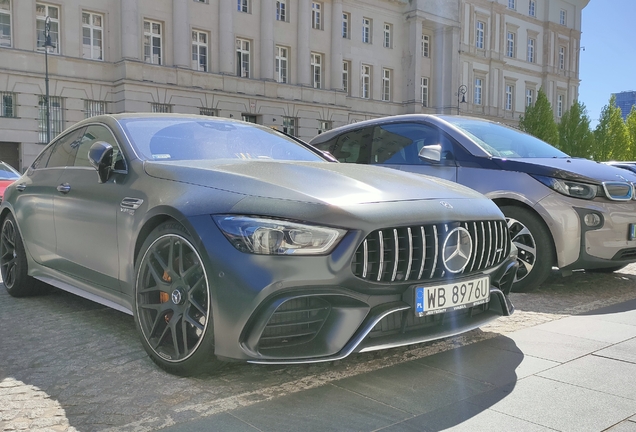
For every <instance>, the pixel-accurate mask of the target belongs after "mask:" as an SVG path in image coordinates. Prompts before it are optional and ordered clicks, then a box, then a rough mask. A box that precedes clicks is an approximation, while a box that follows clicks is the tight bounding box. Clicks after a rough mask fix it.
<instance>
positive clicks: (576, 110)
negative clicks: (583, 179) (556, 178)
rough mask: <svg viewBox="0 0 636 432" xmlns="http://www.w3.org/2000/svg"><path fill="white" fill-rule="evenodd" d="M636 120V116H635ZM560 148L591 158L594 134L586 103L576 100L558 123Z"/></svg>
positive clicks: (574, 154)
mask: <svg viewBox="0 0 636 432" xmlns="http://www.w3.org/2000/svg"><path fill="white" fill-rule="evenodd" d="M634 119H635V120H636V117H635V118H634ZM558 130H559V144H558V146H557V147H558V148H559V149H561V150H562V151H564V152H565V153H567V154H569V155H570V156H575V157H583V158H590V157H592V152H593V150H594V134H593V133H592V131H591V129H590V118H589V116H588V114H587V109H586V107H585V104H584V103H582V102H579V101H575V102H574V104H572V106H571V107H570V109H569V110H567V111H566V112H565V113H563V116H562V117H561V122H560V123H559V125H558Z"/></svg>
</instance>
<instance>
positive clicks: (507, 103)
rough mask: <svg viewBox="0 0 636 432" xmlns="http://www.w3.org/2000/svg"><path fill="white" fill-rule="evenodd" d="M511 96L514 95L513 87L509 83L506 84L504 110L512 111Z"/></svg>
mask: <svg viewBox="0 0 636 432" xmlns="http://www.w3.org/2000/svg"><path fill="white" fill-rule="evenodd" d="M513 97H514V87H513V86H511V85H506V101H505V104H504V109H505V110H506V111H512V105H513Z"/></svg>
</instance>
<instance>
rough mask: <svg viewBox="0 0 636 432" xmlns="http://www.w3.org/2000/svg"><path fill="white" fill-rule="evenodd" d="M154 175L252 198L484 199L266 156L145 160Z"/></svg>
mask: <svg viewBox="0 0 636 432" xmlns="http://www.w3.org/2000/svg"><path fill="white" fill-rule="evenodd" d="M144 165H145V171H146V173H147V174H148V175H150V176H152V177H156V178H161V179H166V180H172V181H177V182H183V183H189V184H195V185H199V186H205V187H210V188H215V189H220V190H225V191H229V192H234V193H239V194H243V195H248V196H256V197H262V198H274V199H283V200H295V201H304V202H321V203H328V204H334V205H349V204H362V203H377V202H389V201H412V200H430V199H466V198H482V199H483V198H484V196H483V195H481V194H479V193H478V192H475V191H473V190H472V189H469V188H466V187H464V186H461V185H458V184H456V183H451V182H447V181H444V180H440V179H435V178H432V177H427V176H422V175H418V174H411V173H406V172H401V171H397V170H391V169H386V168H381V167H375V166H369V165H355V164H339V163H330V162H284V161H262V160H251V161H250V160H246V161H242V160H219V161H175V162H152V161H147V162H145V164H144Z"/></svg>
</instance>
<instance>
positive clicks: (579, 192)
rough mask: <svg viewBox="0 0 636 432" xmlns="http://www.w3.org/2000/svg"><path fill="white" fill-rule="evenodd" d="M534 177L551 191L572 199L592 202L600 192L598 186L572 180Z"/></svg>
mask: <svg viewBox="0 0 636 432" xmlns="http://www.w3.org/2000/svg"><path fill="white" fill-rule="evenodd" d="M532 177H534V178H535V179H537V180H539V181H540V182H541V183H543V184H544V185H546V186H547V187H549V188H550V189H552V190H555V191H557V192H559V193H560V194H563V195H566V196H569V197H572V198H581V199H586V200H591V199H594V198H595V197H596V195H597V194H598V192H599V187H598V185H593V184H589V183H579V182H575V181H571V180H563V179H558V178H554V177H546V176H540V175H533V176H532Z"/></svg>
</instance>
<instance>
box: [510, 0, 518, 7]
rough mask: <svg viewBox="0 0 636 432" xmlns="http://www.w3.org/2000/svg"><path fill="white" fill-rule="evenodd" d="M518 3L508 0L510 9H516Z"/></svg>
mask: <svg viewBox="0 0 636 432" xmlns="http://www.w3.org/2000/svg"><path fill="white" fill-rule="evenodd" d="M516 8H517V3H516V1H515V0H508V9H516Z"/></svg>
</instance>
